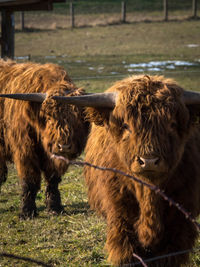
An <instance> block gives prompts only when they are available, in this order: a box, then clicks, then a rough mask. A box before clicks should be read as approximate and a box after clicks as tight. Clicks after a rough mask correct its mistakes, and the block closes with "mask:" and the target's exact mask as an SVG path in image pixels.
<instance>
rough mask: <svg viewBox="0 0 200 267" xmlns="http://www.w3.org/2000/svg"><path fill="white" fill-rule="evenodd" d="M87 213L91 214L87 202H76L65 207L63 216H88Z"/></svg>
mask: <svg viewBox="0 0 200 267" xmlns="http://www.w3.org/2000/svg"><path fill="white" fill-rule="evenodd" d="M89 212H91V210H90V206H89V204H88V203H87V202H78V203H72V204H68V205H65V206H64V211H63V214H65V215H77V214H88V213H89Z"/></svg>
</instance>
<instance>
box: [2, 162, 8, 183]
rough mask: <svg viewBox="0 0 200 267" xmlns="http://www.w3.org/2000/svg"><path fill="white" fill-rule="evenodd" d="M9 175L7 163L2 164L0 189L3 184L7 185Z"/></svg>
mask: <svg viewBox="0 0 200 267" xmlns="http://www.w3.org/2000/svg"><path fill="white" fill-rule="evenodd" d="M7 175H8V168H7V166H6V163H5V162H0V188H1V185H2V184H3V183H5V181H6V179H7Z"/></svg>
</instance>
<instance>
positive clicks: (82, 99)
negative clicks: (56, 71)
mask: <svg viewBox="0 0 200 267" xmlns="http://www.w3.org/2000/svg"><path fill="white" fill-rule="evenodd" d="M52 98H53V99H55V100H56V101H60V102H65V103H67V104H74V105H77V106H84V107H94V108H95V107H96V108H114V107H115V104H116V98H117V93H93V94H92V93H91V94H85V95H80V96H69V97H68V96H53V97H52Z"/></svg>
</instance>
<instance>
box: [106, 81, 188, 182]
mask: <svg viewBox="0 0 200 267" xmlns="http://www.w3.org/2000/svg"><path fill="white" fill-rule="evenodd" d="M154 79H155V80H152V79H150V78H149V77H142V79H138V80H133V81H132V80H127V81H126V82H125V83H124V84H123V86H121V88H120V90H119V91H120V92H119V97H118V100H117V103H116V106H115V108H114V110H113V111H111V112H110V114H109V116H107V122H106V123H105V121H104V125H106V124H107V125H106V126H105V127H106V128H107V131H108V132H109V136H110V137H109V138H110V140H112V141H111V142H112V143H114V146H113V148H114V149H115V150H116V152H117V155H118V156H119V158H120V161H121V162H122V163H123V165H124V166H125V167H126V168H127V171H128V172H131V173H133V174H134V175H135V176H137V177H140V178H143V179H146V180H148V181H150V182H151V181H152V182H153V183H160V182H162V181H163V180H164V178H165V177H168V176H169V173H170V172H171V171H173V170H174V168H175V167H176V166H177V165H178V164H179V162H180V160H181V158H182V156H183V153H184V147H185V144H186V141H187V139H188V138H189V133H190V128H191V116H190V112H189V109H188V108H187V107H186V106H185V105H184V103H183V102H182V101H181V88H179V87H178V86H176V85H175V84H170V83H169V84H168V83H165V82H163V81H162V80H159V79H158V78H154ZM114 89H115V88H114Z"/></svg>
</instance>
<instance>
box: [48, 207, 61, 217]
mask: <svg viewBox="0 0 200 267" xmlns="http://www.w3.org/2000/svg"><path fill="white" fill-rule="evenodd" d="M47 211H48V213H50V214H53V215H59V214H61V213H63V211H64V208H63V206H62V205H59V206H58V205H57V206H51V207H49V206H47Z"/></svg>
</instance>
